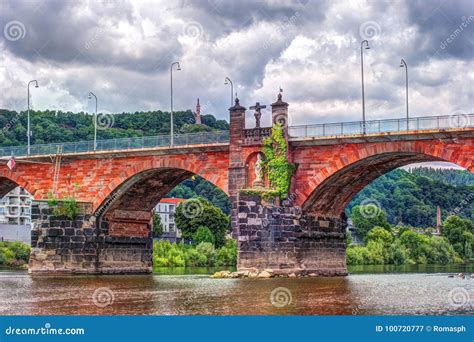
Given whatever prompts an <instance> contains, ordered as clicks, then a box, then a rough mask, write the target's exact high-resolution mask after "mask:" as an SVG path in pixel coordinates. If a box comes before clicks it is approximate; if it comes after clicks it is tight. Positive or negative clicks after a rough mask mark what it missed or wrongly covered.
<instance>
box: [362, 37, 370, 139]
mask: <svg viewBox="0 0 474 342" xmlns="http://www.w3.org/2000/svg"><path fill="white" fill-rule="evenodd" d="M364 44H365V49H366V50H368V49H370V47H369V41H368V40H363V41H362V42H361V43H360V69H361V74H362V130H363V133H364V134H365V132H366V129H365V94H364Z"/></svg>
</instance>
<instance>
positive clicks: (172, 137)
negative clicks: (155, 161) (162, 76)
mask: <svg viewBox="0 0 474 342" xmlns="http://www.w3.org/2000/svg"><path fill="white" fill-rule="evenodd" d="M174 65H176V66H177V68H176V70H178V71H179V70H181V66H180V65H179V62H173V63H171V67H170V83H171V87H170V88H171V113H170V114H171V115H170V117H171V118H170V120H171V130H170V145H171V146H173V145H174V129H173V125H174V124H173V123H174V119H173V66H174Z"/></svg>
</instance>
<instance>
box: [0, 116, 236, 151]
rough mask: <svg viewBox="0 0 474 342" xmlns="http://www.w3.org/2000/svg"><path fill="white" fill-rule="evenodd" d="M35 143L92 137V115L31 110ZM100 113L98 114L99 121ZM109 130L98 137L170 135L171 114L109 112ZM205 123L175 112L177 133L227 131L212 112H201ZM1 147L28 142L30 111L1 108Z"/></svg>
mask: <svg viewBox="0 0 474 342" xmlns="http://www.w3.org/2000/svg"><path fill="white" fill-rule="evenodd" d="M30 118H31V128H32V132H33V136H32V144H46V143H53V142H68V141H84V140H93V138H94V125H93V116H92V115H90V114H86V113H83V112H81V113H71V112H61V111H51V110H45V111H30ZM100 120H101V115H100V113H99V121H100ZM102 120H104V121H105V122H106V123H109V125H110V128H109V127H108V126H109V125H107V128H106V129H98V131H97V139H112V138H125V137H140V136H153V135H158V134H169V131H170V113H169V112H162V111H151V112H135V113H120V114H106V116H103V117H102ZM201 121H202V123H203V125H195V124H194V123H195V119H194V114H193V113H192V112H191V111H190V110H187V111H177V112H174V124H175V127H174V128H175V132H176V133H190V132H199V131H209V130H227V129H228V128H229V124H228V123H227V122H226V121H225V120H217V119H216V118H215V117H214V116H213V115H201ZM0 127H1V128H2V129H1V130H0V146H18V145H26V127H27V113H26V112H20V113H17V112H15V111H10V110H5V109H0Z"/></svg>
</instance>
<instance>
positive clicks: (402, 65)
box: [400, 58, 410, 131]
mask: <svg viewBox="0 0 474 342" xmlns="http://www.w3.org/2000/svg"><path fill="white" fill-rule="evenodd" d="M403 67H404V68H405V86H406V100H407V131H408V130H409V128H410V125H409V122H408V66H407V63H406V62H405V60H404V59H403V58H402V60H401V61H400V68H403Z"/></svg>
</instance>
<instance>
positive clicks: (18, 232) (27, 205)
mask: <svg viewBox="0 0 474 342" xmlns="http://www.w3.org/2000/svg"><path fill="white" fill-rule="evenodd" d="M32 198H33V197H32V196H31V195H30V194H29V193H28V192H27V191H26V190H24V189H22V188H20V187H16V188H15V189H13V190H12V191H10V192H9V193H7V194H6V195H5V196H4V197H3V198H2V199H0V240H3V241H14V240H19V241H23V242H28V243H29V242H30V241H31V202H32Z"/></svg>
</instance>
